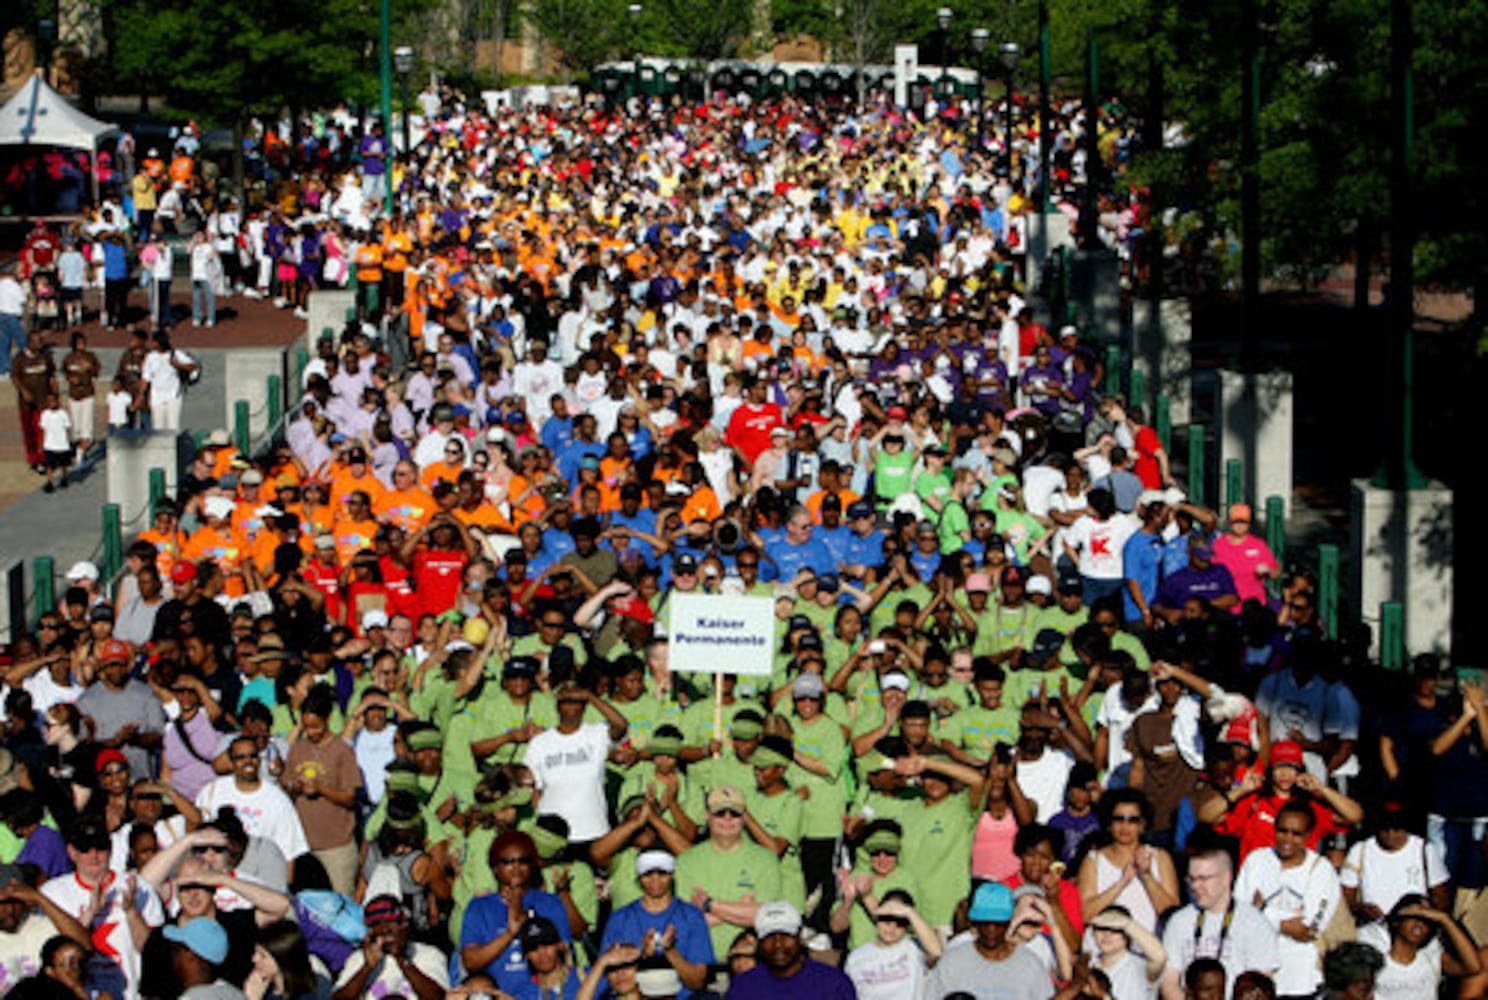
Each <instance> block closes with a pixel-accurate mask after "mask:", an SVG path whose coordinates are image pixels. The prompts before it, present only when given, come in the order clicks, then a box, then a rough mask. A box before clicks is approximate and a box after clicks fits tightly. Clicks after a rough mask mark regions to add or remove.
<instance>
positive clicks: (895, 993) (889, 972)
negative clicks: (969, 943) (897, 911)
mask: <svg viewBox="0 0 1488 1000" xmlns="http://www.w3.org/2000/svg"><path fill="white" fill-rule="evenodd" d="M842 971H844V972H846V973H847V978H849V979H851V980H852V982H853V986H855V987H856V988H857V991H858V1000H919V998H920V997H922V996H924V989H925V976H926V973H927V971H928V970H927V967H926V965H925V953H924V952H923V951H922V950H921V949H920V946H919V944H918V943H917V942H916V941H915V939H914V938H912V937H905V938H904V939H903V940H901V941H900V942H899V943H898V944H895V945H881V944H879V943H878V942H877V941H870V942H868V943H867V944H865V945H859V946H858V947H856V948H854V949H853V950H852V951H851V952H850V953H849V954H848V956H847V963H846V964H845V965H844V966H843V967H842Z"/></svg>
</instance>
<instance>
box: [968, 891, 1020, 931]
mask: <svg viewBox="0 0 1488 1000" xmlns="http://www.w3.org/2000/svg"><path fill="white" fill-rule="evenodd" d="M966 919H967V920H970V921H971V922H972V923H974V924H1005V923H1007V922H1008V921H1009V920H1011V919H1013V891H1012V890H1011V889H1009V888H1008V887H1007V886H1005V885H1003V884H1002V883H1001V882H983V883H982V884H981V885H979V886H977V889H976V892H975V893H974V894H973V895H972V897H971V909H969V910H968V911H967V912H966Z"/></svg>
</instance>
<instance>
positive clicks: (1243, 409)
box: [1174, 371, 1293, 516]
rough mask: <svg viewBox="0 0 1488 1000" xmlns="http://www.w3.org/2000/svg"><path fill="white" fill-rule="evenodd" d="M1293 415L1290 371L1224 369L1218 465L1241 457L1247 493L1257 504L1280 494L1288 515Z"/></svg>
mask: <svg viewBox="0 0 1488 1000" xmlns="http://www.w3.org/2000/svg"><path fill="white" fill-rule="evenodd" d="M1292 421H1293V405H1292V373H1291V372H1281V371H1278V372H1236V371H1224V372H1221V373H1220V376H1219V399H1218V403H1217V406H1216V407H1215V415H1214V426H1215V430H1214V433H1215V435H1216V436H1217V438H1218V440H1219V468H1220V469H1221V470H1223V469H1224V468H1225V463H1227V462H1228V461H1229V460H1230V459H1232V458H1238V459H1239V460H1240V463H1241V468H1242V469H1243V473H1244V483H1245V490H1244V492H1245V495H1246V496H1247V497H1249V498H1250V499H1251V501H1252V502H1253V504H1254V505H1256V506H1259V505H1262V504H1264V503H1265V502H1266V500H1267V498H1268V497H1273V496H1277V497H1281V503H1282V508H1283V511H1284V512H1285V514H1286V515H1287V516H1290V515H1291V509H1292ZM1176 422H1177V421H1176V420H1175V421H1174V423H1176ZM1222 495H1223V494H1222V493H1221V496H1222Z"/></svg>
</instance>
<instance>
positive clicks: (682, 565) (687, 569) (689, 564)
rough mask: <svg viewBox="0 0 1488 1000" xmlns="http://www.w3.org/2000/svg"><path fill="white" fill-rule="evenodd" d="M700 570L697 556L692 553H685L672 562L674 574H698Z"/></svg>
mask: <svg viewBox="0 0 1488 1000" xmlns="http://www.w3.org/2000/svg"><path fill="white" fill-rule="evenodd" d="M697 568H698V561H697V556H695V555H693V554H692V553H691V552H684V553H682V554H681V555H679V556H678V557H677V558H675V559H673V560H672V572H673V573H696V572H697Z"/></svg>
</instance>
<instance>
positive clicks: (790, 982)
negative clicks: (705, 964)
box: [728, 958, 858, 1000]
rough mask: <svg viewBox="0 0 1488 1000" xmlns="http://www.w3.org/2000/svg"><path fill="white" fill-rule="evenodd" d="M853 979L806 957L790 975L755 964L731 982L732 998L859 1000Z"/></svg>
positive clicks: (735, 999) (730, 994)
mask: <svg viewBox="0 0 1488 1000" xmlns="http://www.w3.org/2000/svg"><path fill="white" fill-rule="evenodd" d="M857 996H858V991H857V990H855V989H853V984H852V980H851V979H848V978H847V976H845V975H844V974H842V973H841V972H838V971H837V970H836V969H834V968H832V967H831V966H830V965H823V964H822V963H820V962H815V961H812V960H811V959H809V958H808V959H807V960H806V964H805V965H803V966H801V971H800V972H798V973H796V974H795V975H794V976H791V977H790V978H789V979H781V978H780V977H778V976H773V975H771V974H770V970H769V969H766V968H765V967H764V966H763V965H759V966H755V967H754V968H753V969H750V970H749V971H748V972H746V973H744V975H742V976H740V977H739V978H738V979H736V980H734V982H733V984H732V985H731V986H729V991H728V997H729V1000H857Z"/></svg>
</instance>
